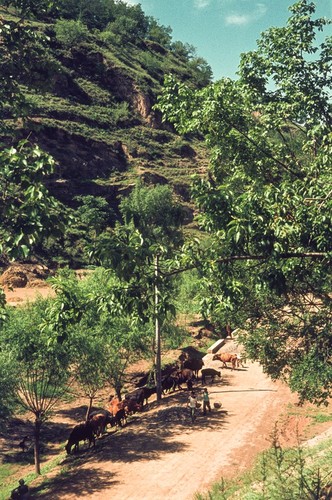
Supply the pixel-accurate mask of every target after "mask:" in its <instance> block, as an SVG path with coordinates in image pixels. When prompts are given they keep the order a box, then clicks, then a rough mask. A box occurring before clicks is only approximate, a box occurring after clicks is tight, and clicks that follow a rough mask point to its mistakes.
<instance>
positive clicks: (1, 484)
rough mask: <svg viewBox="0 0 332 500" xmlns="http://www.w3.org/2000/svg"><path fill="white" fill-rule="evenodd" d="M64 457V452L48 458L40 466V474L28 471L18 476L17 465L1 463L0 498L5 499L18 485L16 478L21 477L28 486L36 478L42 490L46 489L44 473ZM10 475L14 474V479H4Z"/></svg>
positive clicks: (56, 465)
mask: <svg viewBox="0 0 332 500" xmlns="http://www.w3.org/2000/svg"><path fill="white" fill-rule="evenodd" d="M64 457H65V454H64V453H60V454H59V455H57V456H56V457H55V458H53V459H52V460H49V461H48V462H47V463H46V464H45V465H44V466H42V467H41V475H40V476H38V475H37V474H35V473H34V472H30V473H28V474H26V475H24V474H21V475H20V476H18V474H17V473H18V472H19V470H20V467H19V466H17V465H15V466H13V465H9V464H2V465H1V466H0V500H7V499H8V498H9V497H10V494H11V492H12V490H13V489H14V488H16V487H17V486H18V480H19V479H21V478H22V479H24V481H25V483H26V484H27V485H28V486H29V485H30V486H31V483H32V482H35V481H36V480H37V479H38V481H39V482H42V490H44V489H47V484H48V479H47V478H46V477H45V476H46V474H48V473H50V472H52V471H53V470H54V469H55V468H56V467H58V466H59V464H60V463H61V462H62V461H63V459H64ZM5 474H6V475H5ZM11 476H15V480H14V479H12V480H11V481H10V482H7V481H5V479H8V477H11ZM6 483H7V484H6ZM42 490H40V491H42Z"/></svg>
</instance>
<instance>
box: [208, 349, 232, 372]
mask: <svg viewBox="0 0 332 500" xmlns="http://www.w3.org/2000/svg"><path fill="white" fill-rule="evenodd" d="M216 359H217V360H218V361H221V362H222V363H223V366H224V367H225V368H227V365H226V363H231V364H232V370H234V368H236V365H237V360H238V358H237V354H234V353H230V352H223V353H221V354H215V355H214V356H213V358H212V360H213V361H214V360H216Z"/></svg>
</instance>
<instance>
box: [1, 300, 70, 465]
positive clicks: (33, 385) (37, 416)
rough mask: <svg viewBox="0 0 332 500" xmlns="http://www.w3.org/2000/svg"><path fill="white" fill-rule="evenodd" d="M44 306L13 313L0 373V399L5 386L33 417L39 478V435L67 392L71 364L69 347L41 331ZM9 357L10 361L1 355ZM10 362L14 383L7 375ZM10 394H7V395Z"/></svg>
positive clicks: (5, 331) (3, 345)
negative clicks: (54, 340) (69, 364)
mask: <svg viewBox="0 0 332 500" xmlns="http://www.w3.org/2000/svg"><path fill="white" fill-rule="evenodd" d="M45 319H46V318H45V303H44V301H41V302H36V303H34V304H33V305H29V306H26V307H24V308H19V309H17V310H15V309H13V310H11V311H10V312H9V313H8V320H7V321H6V322H5V324H4V325H3V328H2V330H1V332H0V352H1V357H0V362H1V364H0V367H1V368H0V370H1V372H2V373H5V377H6V378H5V380H4V381H3V382H2V383H1V387H0V390H1V397H3V396H6V390H5V391H4V387H3V386H4V385H5V384H6V380H7V384H6V386H5V389H6V387H7V388H8V387H9V388H11V390H13V392H12V398H13V399H15V400H16V402H17V403H18V404H19V405H20V406H21V407H22V408H23V409H24V410H26V411H29V412H30V413H32V414H33V416H34V457H35V471H36V474H40V432H41V427H42V425H43V423H44V422H45V421H46V420H47V418H48V417H49V415H50V412H51V410H52V408H53V407H54V405H55V404H56V402H57V401H58V400H59V398H60V397H61V396H63V394H64V393H65V392H66V390H67V389H68V381H69V371H68V363H69V360H70V356H69V352H70V351H69V350H68V345H66V344H64V343H63V344H59V343H54V342H52V341H50V337H49V335H48V332H47V331H46V330H45V329H43V328H42V324H43V322H44V321H45ZM5 353H7V359H2V355H3V354H5ZM9 360H11V363H12V368H14V370H15V379H13V376H12V375H11V376H9V377H8V373H10V372H9V371H6V367H8V362H9ZM7 394H8V392H7Z"/></svg>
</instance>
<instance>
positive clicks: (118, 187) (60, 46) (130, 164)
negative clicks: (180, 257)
mask: <svg viewBox="0 0 332 500" xmlns="http://www.w3.org/2000/svg"><path fill="white" fill-rule="evenodd" d="M76 3H78V2H76ZM73 4H75V2H73ZM119 5H120V6H121V5H122V2H120V4H119ZM122 6H123V5H122ZM136 7H137V6H136ZM127 9H128V11H126V16H128V15H129V14H130V15H131V14H132V11H131V10H130V9H131V7H130V6H127ZM136 11H137V9H136ZM136 11H135V13H137V12H136ZM62 14H63V15H64V13H62ZM141 15H142V16H143V19H148V18H145V17H144V13H141ZM129 17H130V16H129ZM0 18H2V19H11V20H16V19H17V20H18V17H15V12H14V11H13V10H8V9H3V8H2V9H1V10H0ZM87 19H88V20H90V21H91V18H88V17H87ZM117 19H118V18H117V17H115V20H114V19H113V24H112V23H109V24H108V25H105V26H104V27H103V29H101V27H99V29H96V28H93V27H91V26H89V23H88V22H87V25H85V24H83V23H81V21H80V20H77V19H75V16H74V13H72V14H70V15H68V13H67V17H65V18H62V17H61V16H60V14H59V13H56V15H55V14H52V12H50V13H48V15H47V17H46V16H44V18H43V19H42V20H40V19H38V16H35V17H34V18H30V19H29V20H28V21H26V22H27V23H29V24H30V25H32V26H33V27H34V28H35V30H36V32H38V33H43V34H44V35H45V36H46V37H47V44H46V47H44V50H43V51H41V50H39V47H37V46H36V47H35V48H34V49H33V50H32V54H31V56H30V59H29V68H27V71H26V73H22V75H21V76H20V78H19V80H20V82H19V83H20V88H21V90H23V93H24V96H25V99H26V109H27V110H28V111H27V115H26V117H25V120H24V121H22V122H19V124H18V126H17V122H16V123H15V137H16V136H17V133H18V135H19V136H21V137H29V139H30V140H33V141H35V142H37V143H38V144H39V145H40V146H41V147H42V148H43V149H44V150H46V151H47V152H49V153H51V154H52V156H53V157H54V158H55V160H56V162H57V168H56V175H55V176H54V177H53V178H52V179H50V183H49V188H50V190H51V192H52V193H53V194H54V195H55V196H56V197H57V198H58V199H60V200H61V201H62V202H64V203H65V204H66V205H69V206H74V205H75V202H74V201H73V199H74V198H75V196H78V195H83V196H86V195H94V196H102V197H104V198H105V199H106V200H107V201H108V202H109V203H110V205H111V206H112V208H116V206H117V203H118V200H119V198H120V197H121V196H122V195H125V194H126V193H127V192H128V191H127V190H128V189H129V188H130V186H132V185H133V184H134V183H135V182H136V180H137V179H138V178H139V177H140V178H142V180H143V181H144V183H147V184H151V183H152V184H156V183H159V184H166V183H169V184H170V185H171V186H172V187H173V188H174V191H175V192H176V193H177V194H178V195H179V197H180V199H181V201H182V203H184V204H185V205H187V206H188V208H189V210H188V221H190V220H191V216H190V212H191V209H192V207H191V205H190V195H189V184H190V176H191V175H192V174H193V173H196V172H199V173H204V171H205V169H206V166H207V157H206V153H205V150H204V147H203V145H202V143H200V141H199V140H198V139H194V138H190V137H188V138H186V139H183V138H181V137H179V136H178V135H177V134H176V133H174V131H173V130H172V128H171V127H170V126H169V125H167V124H163V123H162V119H161V116H160V114H159V113H158V112H155V111H154V110H153V105H154V103H155V102H156V97H157V95H158V92H159V91H160V88H161V85H162V82H163V79H164V76H165V74H169V73H172V74H175V75H176V76H177V77H178V78H179V79H181V80H186V81H189V82H192V85H194V86H200V85H202V84H205V83H208V81H209V79H210V74H209V71H207V72H206V69H207V65H206V64H204V60H202V59H201V58H197V57H193V56H192V55H190V51H192V48H188V46H187V45H186V44H182V45H181V43H182V42H175V43H174V42H172V40H171V37H170V35H168V38H167V37H166V41H165V37H164V40H162V37H161V34H164V35H165V34H166V32H167V29H166V28H165V27H161V26H159V25H158V23H157V27H159V28H160V30H161V31H160V33H159V35H160V36H159V38H160V37H161V39H160V41H161V42H162V43H158V41H156V40H153V38H158V37H156V36H154V37H153V36H152V35H151V26H150V31H149V30H148V31H147V32H146V33H145V36H146V38H143V37H137V38H135V37H132V38H130V37H129V38H128V35H126V36H124V33H122V34H121V33H120V34H119V33H118V32H116V30H115V32H114V29H115V28H114V23H115V22H116V21H117ZM149 19H150V18H149ZM153 21H154V23H155V24H156V21H155V20H153ZM149 22H150V24H151V23H152V21H151V19H150V21H149ZM152 24H153V23H152ZM110 25H111V28H110ZM112 26H113V28H112ZM154 26H155V25H154ZM83 28H84V29H83ZM78 29H81V30H83V31H82V33H81V32H80V36H79V35H78V34H77V33H76V31H77V30H78ZM112 29H113V31H112ZM75 30H76V31H75ZM75 33H76V35H77V36H76V37H75ZM178 44H180V48H181V47H182V52H181V50H179V45H178ZM186 47H187V48H186ZM202 61H203V64H202ZM12 118H13V117H12V116H11V114H10V111H8V113H7V119H9V120H8V121H9V122H10V121H11V119H12ZM8 140H9V141H12V140H13V134H12V130H11V134H10V137H7V141H8Z"/></svg>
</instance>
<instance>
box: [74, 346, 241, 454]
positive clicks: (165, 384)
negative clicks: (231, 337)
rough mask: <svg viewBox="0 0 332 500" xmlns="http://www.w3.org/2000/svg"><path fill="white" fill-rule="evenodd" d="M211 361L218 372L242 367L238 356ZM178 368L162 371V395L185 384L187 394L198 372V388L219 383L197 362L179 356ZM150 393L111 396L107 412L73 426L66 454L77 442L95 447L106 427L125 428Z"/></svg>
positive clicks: (220, 356) (145, 390) (150, 389)
mask: <svg viewBox="0 0 332 500" xmlns="http://www.w3.org/2000/svg"><path fill="white" fill-rule="evenodd" d="M212 360H213V361H220V362H221V363H222V366H221V367H222V368H228V366H227V363H230V365H231V369H232V370H234V369H235V368H239V367H244V365H243V360H242V358H241V355H240V354H239V353H221V354H214V355H213V357H212ZM179 364H180V366H179V365H178V364H175V365H171V366H169V367H167V368H165V369H164V370H163V372H162V380H161V385H162V390H163V394H166V393H170V392H175V391H176V390H177V389H178V390H182V389H183V387H182V385H183V384H186V388H187V389H188V390H191V389H192V387H193V383H194V382H195V381H196V380H198V373H199V371H200V372H201V382H202V385H205V384H206V382H207V379H210V383H211V384H212V383H213V382H214V380H215V378H216V377H218V378H219V379H221V372H220V371H219V370H216V369H215V368H212V367H209V366H205V365H204V361H203V360H202V359H201V358H197V357H191V356H190V355H189V354H187V353H182V354H181V355H180V356H179ZM154 393H156V387H149V386H147V385H145V386H143V387H138V388H137V389H135V390H134V391H132V392H129V393H127V394H126V395H125V398H124V399H123V400H120V399H119V398H117V397H114V396H111V397H110V400H109V407H108V409H100V410H96V411H93V412H92V413H90V414H89V417H88V419H87V421H85V422H82V423H79V424H77V425H75V427H74V428H73V429H72V431H71V433H70V435H69V438H68V441H67V444H66V446H65V449H66V452H67V454H70V453H71V451H72V449H73V451H74V452H77V451H78V450H79V442H80V441H88V447H89V448H90V446H91V445H93V446H95V441H96V438H98V437H99V436H101V435H102V434H103V433H104V432H105V431H106V428H107V426H108V425H110V426H111V427H123V426H124V425H126V423H127V416H129V415H132V414H134V413H136V412H140V411H142V410H143V407H144V405H148V400H149V398H150V397H151V396H152V395H153V394H154Z"/></svg>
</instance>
